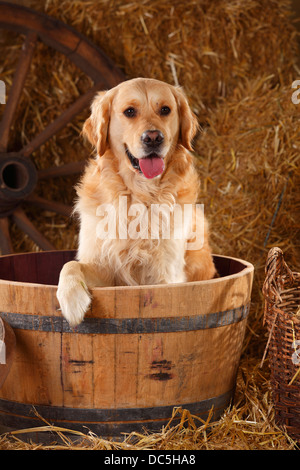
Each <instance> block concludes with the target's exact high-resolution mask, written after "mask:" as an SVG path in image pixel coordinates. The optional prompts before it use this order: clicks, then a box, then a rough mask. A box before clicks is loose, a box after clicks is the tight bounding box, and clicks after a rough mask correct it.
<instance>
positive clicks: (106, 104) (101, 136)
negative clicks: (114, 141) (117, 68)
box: [82, 91, 113, 157]
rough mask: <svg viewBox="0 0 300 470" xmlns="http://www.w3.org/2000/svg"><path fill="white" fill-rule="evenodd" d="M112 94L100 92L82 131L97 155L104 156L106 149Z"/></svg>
mask: <svg viewBox="0 0 300 470" xmlns="http://www.w3.org/2000/svg"><path fill="white" fill-rule="evenodd" d="M112 97H113V94H112V92H111V91H100V92H99V93H97V95H96V97H95V98H94V101H93V103H92V106H91V115H90V117H89V118H88V119H87V120H86V121H85V123H84V125H83V129H82V133H83V135H84V136H86V137H87V138H88V140H89V141H90V142H91V144H92V145H93V146H94V147H95V148H96V150H97V153H98V155H99V156H100V157H101V156H102V155H104V153H105V151H106V149H107V140H108V127H109V120H110V108H111V102H112Z"/></svg>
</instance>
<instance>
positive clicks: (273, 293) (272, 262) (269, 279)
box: [262, 247, 294, 303]
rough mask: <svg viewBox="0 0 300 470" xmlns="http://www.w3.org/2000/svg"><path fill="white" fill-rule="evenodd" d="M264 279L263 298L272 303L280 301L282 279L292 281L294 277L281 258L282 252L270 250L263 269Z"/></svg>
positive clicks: (275, 249)
mask: <svg viewBox="0 0 300 470" xmlns="http://www.w3.org/2000/svg"><path fill="white" fill-rule="evenodd" d="M265 273H266V279H265V282H264V285H263V288H262V292H263V294H264V296H265V298H266V299H267V300H268V301H269V302H272V303H275V302H276V301H277V300H280V289H281V288H282V286H283V277H285V278H288V279H290V281H291V282H293V281H294V276H293V273H292V271H291V270H290V268H289V267H288V265H287V264H286V262H285V261H284V258H283V253H282V250H281V249H280V248H278V247H274V248H271V250H270V251H269V253H268V258H267V262H266V267H265Z"/></svg>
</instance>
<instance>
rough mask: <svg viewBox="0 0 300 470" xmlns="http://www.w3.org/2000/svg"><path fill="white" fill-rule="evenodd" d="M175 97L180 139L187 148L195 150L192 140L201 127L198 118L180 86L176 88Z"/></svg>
mask: <svg viewBox="0 0 300 470" xmlns="http://www.w3.org/2000/svg"><path fill="white" fill-rule="evenodd" d="M175 98H176V101H177V105H178V109H179V119H180V134H179V141H180V142H181V144H182V145H183V146H184V147H185V148H186V149H188V150H193V147H192V141H193V138H194V137H195V135H196V133H197V130H198V128H199V124H198V120H197V118H196V116H195V114H194V113H193V112H192V110H191V108H190V106H189V104H188V100H187V98H186V96H185V94H184V93H183V91H182V90H181V88H179V87H176V88H175Z"/></svg>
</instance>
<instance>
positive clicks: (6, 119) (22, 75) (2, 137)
mask: <svg viewBox="0 0 300 470" xmlns="http://www.w3.org/2000/svg"><path fill="white" fill-rule="evenodd" d="M36 40H37V34H36V33H35V32H33V31H29V32H28V34H27V35H26V38H25V42H24V44H23V47H22V51H21V55H20V57H19V60H18V64H17V68H16V71H15V74H14V78H13V82H12V86H11V90H10V94H9V98H8V100H7V104H6V105H5V109H4V113H3V117H2V121H1V123H0V151H1V152H4V151H5V150H6V149H7V145H8V139H9V130H10V127H11V124H12V121H13V117H14V114H15V111H16V108H17V105H18V101H19V98H20V95H21V93H22V90H23V87H24V84H25V80H26V77H27V73H28V71H29V68H30V64H31V60H32V57H33V52H34V48H35V43H36Z"/></svg>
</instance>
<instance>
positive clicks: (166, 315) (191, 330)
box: [0, 251, 253, 440]
mask: <svg viewBox="0 0 300 470" xmlns="http://www.w3.org/2000/svg"><path fill="white" fill-rule="evenodd" d="M74 256H75V252H74V251H54V252H40V253H26V254H17V255H8V256H3V257H1V258H0V316H1V317H2V318H3V320H4V321H5V322H7V323H8V324H10V325H11V327H12V328H13V330H14V333H15V336H16V344H17V346H16V352H15V356H14V362H13V364H12V366H11V369H10V372H9V374H8V376H7V378H6V380H5V382H4V384H3V385H2V388H1V389H0V431H1V432H4V431H10V430H15V429H23V428H28V427H34V426H41V425H43V422H42V421H41V420H40V419H39V418H38V417H37V416H36V415H35V413H34V410H33V405H34V408H35V409H36V411H37V412H38V413H39V414H40V415H41V416H42V417H43V418H45V419H46V420H47V421H48V422H50V423H51V424H54V425H57V426H62V427H65V428H68V429H75V430H80V431H83V432H87V431H88V429H90V430H91V431H93V432H94V433H96V434H97V435H99V436H102V437H108V436H113V437H116V436H120V435H121V434H122V433H129V432H131V431H134V430H136V431H138V430H141V429H142V427H146V428H147V429H148V430H151V431H153V430H158V429H160V428H161V426H162V425H163V424H165V423H166V422H167V421H168V419H169V418H170V417H171V415H172V410H173V407H174V406H181V407H183V408H187V409H189V410H190V411H191V413H193V414H195V415H198V416H200V417H201V418H203V419H206V417H207V415H208V412H209V410H210V409H211V408H212V407H213V419H218V418H219V417H220V415H221V414H222V413H223V412H224V410H225V409H226V408H227V407H228V406H229V405H230V403H231V401H232V398H233V394H234V388H235V382H236V374H237V369H238V365H239V360H240V355H241V350H242V343H243V338H244V333H245V327H246V322H247V316H248V313H249V305H250V296H251V288H252V278H253V266H252V265H251V264H250V263H248V262H246V261H243V260H238V259H234V258H228V257H223V256H215V257H214V259H215V263H216V266H217V269H218V271H219V274H220V277H219V278H218V279H213V280H210V281H201V282H192V283H184V284H172V285H157V286H139V287H131V286H130V287H109V288H96V289H93V303H92V307H91V309H90V311H89V312H88V314H87V316H86V318H85V320H84V322H83V323H82V324H81V325H79V326H78V327H77V328H76V329H71V328H70V327H69V325H68V323H67V322H66V320H64V319H63V317H62V316H61V314H60V311H59V305H58V301H57V299H56V289H57V287H56V286H57V282H58V276H59V272H60V270H61V268H62V266H63V264H64V263H65V262H67V261H69V260H71V259H73V257H74ZM30 437H31V438H33V437H32V435H31V436H30ZM42 439H43V440H45V438H44V435H43V437H42ZM35 440H41V436H35Z"/></svg>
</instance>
